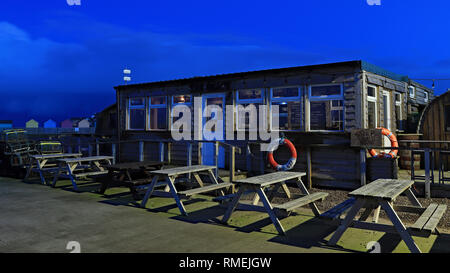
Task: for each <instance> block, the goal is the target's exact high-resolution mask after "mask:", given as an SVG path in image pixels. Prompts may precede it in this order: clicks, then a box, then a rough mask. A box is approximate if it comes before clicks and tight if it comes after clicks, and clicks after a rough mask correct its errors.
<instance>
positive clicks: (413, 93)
mask: <svg viewBox="0 0 450 273" xmlns="http://www.w3.org/2000/svg"><path fill="white" fill-rule="evenodd" d="M411 90H412V91H413V92H412V96H411ZM408 95H409V97H410V98H412V99H413V98H415V97H416V87H415V86H412V85H410V86H408Z"/></svg>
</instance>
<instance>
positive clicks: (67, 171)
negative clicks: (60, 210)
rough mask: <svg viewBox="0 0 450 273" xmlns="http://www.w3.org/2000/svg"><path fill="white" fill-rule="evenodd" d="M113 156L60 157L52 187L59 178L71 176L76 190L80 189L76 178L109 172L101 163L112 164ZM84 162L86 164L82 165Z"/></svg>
mask: <svg viewBox="0 0 450 273" xmlns="http://www.w3.org/2000/svg"><path fill="white" fill-rule="evenodd" d="M112 159H113V157H112V156H88V157H79V158H60V159H57V161H58V169H57V171H56V172H55V175H54V177H53V183H52V187H55V185H56V181H57V180H58V179H59V178H69V179H70V180H71V181H72V185H73V188H74V190H76V191H77V190H78V187H77V183H76V180H77V179H78V178H81V177H87V176H98V175H102V174H106V173H108V171H107V170H105V168H104V166H102V164H101V163H106V164H107V165H111V160H112ZM82 163H84V165H82Z"/></svg>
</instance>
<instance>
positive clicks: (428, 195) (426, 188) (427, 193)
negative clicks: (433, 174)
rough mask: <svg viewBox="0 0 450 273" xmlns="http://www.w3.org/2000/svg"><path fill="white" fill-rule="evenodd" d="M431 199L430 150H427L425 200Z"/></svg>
mask: <svg viewBox="0 0 450 273" xmlns="http://www.w3.org/2000/svg"><path fill="white" fill-rule="evenodd" d="M430 197H431V192H430V148H425V198H430Z"/></svg>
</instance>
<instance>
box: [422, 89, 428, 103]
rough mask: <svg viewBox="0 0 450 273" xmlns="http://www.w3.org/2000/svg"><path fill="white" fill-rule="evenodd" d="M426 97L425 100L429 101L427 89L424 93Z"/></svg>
mask: <svg viewBox="0 0 450 273" xmlns="http://www.w3.org/2000/svg"><path fill="white" fill-rule="evenodd" d="M423 94H424V96H425V98H424V99H423V100H424V101H425V102H428V92H427V91H425V92H424V93H423Z"/></svg>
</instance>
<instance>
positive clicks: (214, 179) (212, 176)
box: [199, 170, 225, 196]
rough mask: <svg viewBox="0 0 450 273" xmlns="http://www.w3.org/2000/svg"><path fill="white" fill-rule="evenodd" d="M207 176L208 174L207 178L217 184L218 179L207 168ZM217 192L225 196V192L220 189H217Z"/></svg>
mask: <svg viewBox="0 0 450 273" xmlns="http://www.w3.org/2000/svg"><path fill="white" fill-rule="evenodd" d="M208 176H209V179H211V181H212V182H213V183H214V184H219V181H217V178H216V176H215V175H214V173H213V171H211V170H208ZM199 178H200V177H199ZM202 187H203V185H202ZM219 193H220V195H221V196H225V193H224V192H223V190H222V189H220V190H219Z"/></svg>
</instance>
